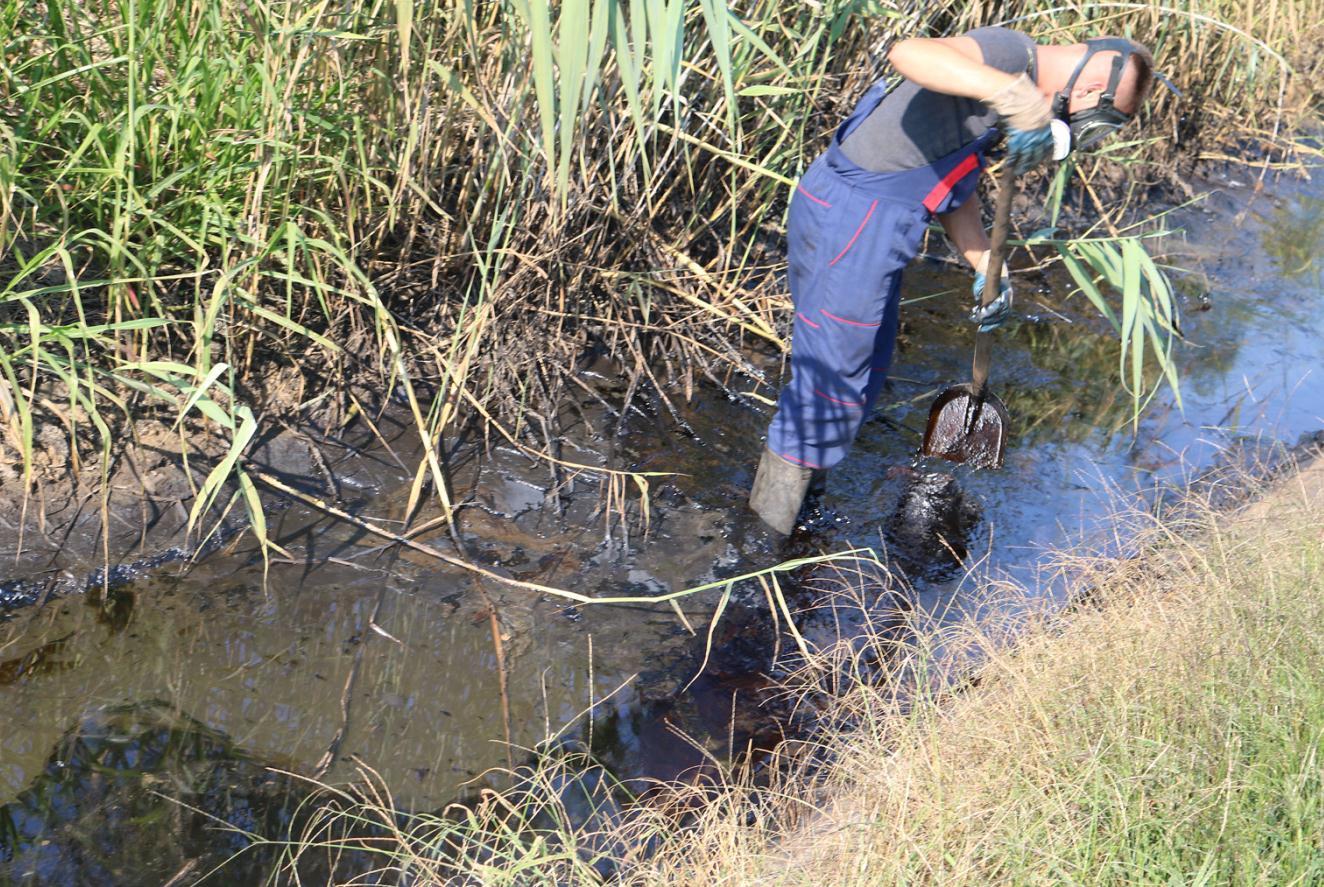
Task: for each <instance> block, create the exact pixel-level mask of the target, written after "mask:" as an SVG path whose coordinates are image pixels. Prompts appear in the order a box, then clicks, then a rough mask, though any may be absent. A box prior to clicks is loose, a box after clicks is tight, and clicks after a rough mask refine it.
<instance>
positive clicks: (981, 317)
mask: <svg viewBox="0 0 1324 887" xmlns="http://www.w3.org/2000/svg"><path fill="white" fill-rule="evenodd" d="M987 270H988V253H984V257H983V258H982V259H980V260H979V265H978V266H977V267H976V269H975V285H974V287H973V291H974V294H975V307H974V308H973V309H971V311H970V320H971V322H973V323H977V324H979V331H980V332H981V333H987V332H989V331H991V330H995V329H997V328H998V327H1000V326H1002V324H1003V323H1005V322H1006V321H1007V318H1009V317H1011V306H1012V301H1013V298H1014V297H1013V295H1012V292H1011V276H1010V275H1009V274H1008V270H1007V263H1006V262H1003V263H1002V278H1001V279H1000V280H999V281H998V297H997V298H996V299H994V300H993V301H992V302H990V303H989V304H987V305H984V304H983V302H984V281H985V279H986V278H985V272H987Z"/></svg>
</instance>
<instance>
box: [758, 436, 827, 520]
mask: <svg viewBox="0 0 1324 887" xmlns="http://www.w3.org/2000/svg"><path fill="white" fill-rule="evenodd" d="M813 474H814V472H813V470H812V469H810V468H802V467H801V466H799V465H795V464H794V463H791V462H787V461H786V460H785V459H783V458H782V457H781V456H778V455H777V454H776V453H774V452H773V451H772V450H769V449H768V448H767V447H764V448H763V456H762V457H761V458H760V459H759V470H758V473H757V474H755V475H754V487H753V489H751V490H750V491H749V507H750V508H751V509H752V510H753V511H754V513H755V514H757V515H758V516H759V517H761V518H762V519H763V522H764V523H765V524H767V525H768V526H770V527H772V528H773V529H774V530H776V531H777V532H778V533H781V534H782V535H783V536H789V535H790V534H791V530H793V529H795V519H796V518H797V517H798V516H799V515H800V505H801V504H802V503H803V502H804V498H805V492H806V491H807V490H808V489H809V481H810V479H811V478H812V477H813Z"/></svg>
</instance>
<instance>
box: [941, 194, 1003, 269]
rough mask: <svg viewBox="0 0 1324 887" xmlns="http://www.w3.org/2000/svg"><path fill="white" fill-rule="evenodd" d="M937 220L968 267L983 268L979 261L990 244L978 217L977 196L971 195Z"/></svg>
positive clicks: (986, 252)
mask: <svg viewBox="0 0 1324 887" xmlns="http://www.w3.org/2000/svg"><path fill="white" fill-rule="evenodd" d="M938 221H939V222H941V223H942V228H943V230H944V231H946V232H947V239H948V240H950V241H951V242H952V245H953V246H955V247H956V251H957V252H959V253H960V254H961V255H962V256H964V257H965V260H966V261H967V262H969V263H970V267H971V268H974V269H975V270H976V271H981V270H983V269H981V268H980V267H979V266H980V262H981V260H983V259H984V257H985V256H986V255H987V254H988V250H989V247H990V246H991V244H990V243H989V239H988V234H987V232H985V231H984V223H983V220H982V219H980V217H979V198H978V197H974V196H972V197H971V198H970V199H969V200H967V201H966V202H965V203H962V204H961V205H960V206H959V207H957V208H956V209H954V210H952V211H951V212H949V213H942V214H941V215H939V216H938Z"/></svg>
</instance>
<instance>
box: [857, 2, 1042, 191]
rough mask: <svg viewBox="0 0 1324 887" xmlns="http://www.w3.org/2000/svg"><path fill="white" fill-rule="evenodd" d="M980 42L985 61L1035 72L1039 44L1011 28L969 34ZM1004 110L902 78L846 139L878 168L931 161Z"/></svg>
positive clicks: (861, 161) (863, 162) (860, 161)
mask: <svg viewBox="0 0 1324 887" xmlns="http://www.w3.org/2000/svg"><path fill="white" fill-rule="evenodd" d="M966 36H967V37H970V38H971V39H973V40H974V41H975V42H976V43H977V44H979V49H980V51H981V52H982V53H983V54H984V64H986V65H988V66H989V67H992V68H997V69H998V70H999V71H1005V72H1007V73H1008V74H1019V73H1021V72H1022V71H1028V72H1029V74H1030V77H1031V78H1033V77H1034V76H1035V62H1036V57H1035V43H1034V41H1033V40H1031V39H1030V38H1029V37H1026V36H1025V35H1024V34H1022V33H1020V32H1018V31H1012V30H1009V29H1007V28H978V29H976V30H974V31H970V32H968V33H967V34H966ZM997 120H998V115H997V113H996V112H994V111H993V110H992V109H990V108H989V107H988V105H986V104H984V103H983V102H981V101H977V100H976V99H968V98H964V97H962V96H954V95H944V94H943V93H940V92H933V91H932V90H928V89H923V88H921V87H919V86H917V85H915V84H914V83H912V82H910V81H909V80H902V81H901V83H900V84H898V85H897V86H896V87H895V88H894V89H892V90H891V91H890V92H889V93H888V94H887V96H886V97H885V98H884V99H883V100H882V101H881V102H879V103H878V107H876V108H874V110H873V113H872V114H870V115H869V116H868V117H867V118H865V119H864V120H863V121H861V122H860V124H859V125H858V126H856V127H855V129H854V130H852V131H851V133H850V135H848V136H847V137H846V139H845V141H843V142H842V143H841V150H842V152H843V153H844V154H845V155H846V157H847V158H849V159H850V161H851V163H854V164H855V165H856V166H859V167H862V168H863V169H867V170H870V171H872V172H897V171H899V170H905V169H915V168H916V167H920V166H927V165H928V164H929V163H932V162H933V161H934V160H937V159H939V158H940V157H945V156H946V155H948V154H950V153H952V152H953V151H956V150H958V149H959V148H961V147H963V146H965V145H968V144H970V143H971V142H973V141H974V140H975V139H977V138H979V137H980V136H981V135H983V134H984V133H985V132H987V131H988V130H989V129H990V128H991V127H992V126H993V125H994V124H995V123H997Z"/></svg>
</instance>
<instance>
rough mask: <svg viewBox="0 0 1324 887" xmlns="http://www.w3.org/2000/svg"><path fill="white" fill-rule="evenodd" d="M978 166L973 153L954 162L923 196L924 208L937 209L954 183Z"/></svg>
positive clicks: (977, 160) (953, 186) (930, 210)
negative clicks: (950, 169)
mask: <svg viewBox="0 0 1324 887" xmlns="http://www.w3.org/2000/svg"><path fill="white" fill-rule="evenodd" d="M978 168H979V157H978V156H977V155H975V154H970V155H968V156H967V157H966V158H965V159H964V160H962V161H961V162H960V163H958V164H956V166H955V167H953V169H952V171H951V172H949V173H947V175H945V176H943V177H942V181H941V182H939V183H938V184H936V185H934V186H933V190H932V191H930V192H929V196H928V197H925V198H924V208H925V209H927V210H928V211H929V212H935V211H937V209H938V207H939V206H942V202H943V200H945V199H946V198H947V195H948V194H950V193H952V189H953V188H955V187H956V183H957V182H959V181H961V179H963V178H965V177H966V176H968V175H969V174H970V171H971V170H973V169H978Z"/></svg>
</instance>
